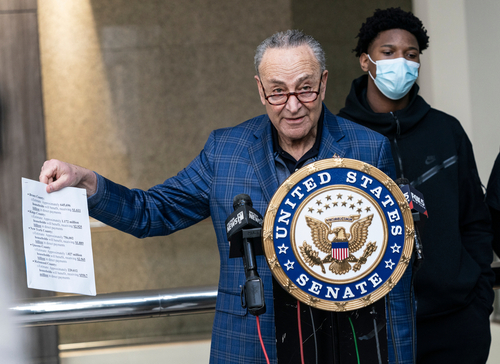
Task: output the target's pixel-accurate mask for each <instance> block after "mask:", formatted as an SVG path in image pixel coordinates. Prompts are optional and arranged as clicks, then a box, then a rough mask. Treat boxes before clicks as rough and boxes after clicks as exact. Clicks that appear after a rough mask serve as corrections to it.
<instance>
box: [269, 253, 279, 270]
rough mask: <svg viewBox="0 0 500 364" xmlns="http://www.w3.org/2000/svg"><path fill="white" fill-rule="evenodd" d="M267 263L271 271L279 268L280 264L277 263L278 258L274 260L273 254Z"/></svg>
mask: <svg viewBox="0 0 500 364" xmlns="http://www.w3.org/2000/svg"><path fill="white" fill-rule="evenodd" d="M268 262H269V268H270V269H271V270H274V269H275V268H279V266H280V263H279V262H278V258H276V255H275V254H274V255H273V257H272V258H271V259H268Z"/></svg>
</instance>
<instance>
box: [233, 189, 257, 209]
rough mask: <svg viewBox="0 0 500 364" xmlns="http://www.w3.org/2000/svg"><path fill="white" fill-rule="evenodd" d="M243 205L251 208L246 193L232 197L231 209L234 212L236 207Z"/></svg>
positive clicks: (251, 203)
mask: <svg viewBox="0 0 500 364" xmlns="http://www.w3.org/2000/svg"><path fill="white" fill-rule="evenodd" d="M243 205H247V206H250V207H253V202H252V199H251V198H250V196H248V195H247V194H246V193H240V194H239V195H236V196H234V198H233V208H234V209H235V210H236V209H237V208H238V207H240V206H243Z"/></svg>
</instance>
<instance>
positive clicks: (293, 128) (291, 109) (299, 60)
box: [255, 45, 328, 150]
mask: <svg viewBox="0 0 500 364" xmlns="http://www.w3.org/2000/svg"><path fill="white" fill-rule="evenodd" d="M259 74H260V80H259V78H258V77H257V76H255V79H256V80H257V85H258V88H259V94H260V99H261V101H262V104H263V105H264V106H265V107H266V111H267V114H268V115H269V118H270V119H271V122H272V123H273V125H274V126H275V128H276V129H277V130H278V134H279V140H280V145H281V146H282V148H283V149H285V150H287V148H286V147H287V146H292V145H300V144H302V143H304V144H305V145H308V144H310V141H311V140H312V144H314V140H315V138H316V130H317V125H318V120H319V117H320V115H321V108H322V101H323V100H324V98H325V90H326V81H327V78H328V71H324V72H323V74H322V75H321V71H320V65H319V63H318V61H317V60H316V58H315V57H314V54H313V52H312V50H311V48H310V47H309V46H307V45H302V46H299V47H295V48H286V49H277V48H271V49H268V50H267V51H266V52H265V53H264V57H263V58H262V61H261V64H260V66H259ZM320 79H321V90H319V91H320V94H319V95H318V98H317V99H316V100H315V101H313V102H308V103H302V102H300V101H299V100H298V99H297V97H296V96H290V97H289V98H288V101H287V102H286V104H284V105H277V106H275V105H271V104H269V102H268V101H267V100H266V99H265V95H267V96H269V95H272V94H279V93H287V92H300V91H318V88H319V87H320ZM261 83H262V84H261ZM262 86H263V87H264V89H262ZM264 94H265V95H264ZM311 146H312V145H311Z"/></svg>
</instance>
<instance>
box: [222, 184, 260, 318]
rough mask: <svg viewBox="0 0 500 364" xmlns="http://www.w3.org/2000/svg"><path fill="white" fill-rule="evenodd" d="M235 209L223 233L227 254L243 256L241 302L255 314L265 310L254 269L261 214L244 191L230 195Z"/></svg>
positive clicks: (258, 247)
mask: <svg viewBox="0 0 500 364" xmlns="http://www.w3.org/2000/svg"><path fill="white" fill-rule="evenodd" d="M233 208H234V211H233V213H232V214H231V215H229V217H228V218H227V219H226V234H227V238H228V240H229V244H230V246H229V258H236V257H242V258H243V267H244V269H245V277H246V282H245V285H244V286H243V287H242V288H241V306H242V307H243V308H248V312H250V313H251V314H252V315H254V316H258V315H261V314H263V313H265V312H266V304H265V301H264V286H263V284H262V279H261V278H260V276H259V273H258V272H257V262H256V260H255V256H256V255H262V254H263V251H262V244H254V241H255V240H257V239H259V240H260V237H261V232H262V222H263V219H262V215H261V214H260V213H259V212H258V211H257V210H255V209H254V208H253V203H252V199H251V198H250V196H248V195H247V194H239V195H237V196H235V197H234V199H233Z"/></svg>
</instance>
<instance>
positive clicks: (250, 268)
mask: <svg viewBox="0 0 500 364" xmlns="http://www.w3.org/2000/svg"><path fill="white" fill-rule="evenodd" d="M261 231H262V228H253V229H243V230H242V238H243V242H242V248H243V249H242V255H243V256H242V258H243V267H244V269H245V277H246V282H245V285H244V286H243V287H241V307H243V308H248V312H250V313H251V314H252V315H254V316H258V315H262V314H263V313H265V312H266V305H265V300H264V285H263V283H262V279H261V278H260V276H259V273H258V272H257V262H256V260H255V254H254V248H253V242H254V240H255V239H258V238H260V235H261Z"/></svg>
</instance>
